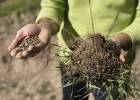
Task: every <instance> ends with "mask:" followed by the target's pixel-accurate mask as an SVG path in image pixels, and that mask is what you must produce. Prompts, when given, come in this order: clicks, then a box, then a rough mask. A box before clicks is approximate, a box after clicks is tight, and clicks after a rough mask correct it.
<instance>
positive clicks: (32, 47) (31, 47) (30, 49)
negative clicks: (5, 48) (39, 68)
mask: <svg viewBox="0 0 140 100" xmlns="http://www.w3.org/2000/svg"><path fill="white" fill-rule="evenodd" d="M34 48H35V46H31V45H30V46H29V47H28V48H27V50H28V51H32V50H33V49H34Z"/></svg>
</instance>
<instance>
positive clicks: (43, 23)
mask: <svg viewBox="0 0 140 100" xmlns="http://www.w3.org/2000/svg"><path fill="white" fill-rule="evenodd" d="M37 24H38V26H39V27H40V28H41V30H46V31H47V33H49V34H51V35H54V34H56V33H57V32H58V30H59V25H58V24H57V23H55V22H54V21H52V20H51V19H49V18H46V17H44V18H41V19H40V20H39V21H38V23H37Z"/></svg>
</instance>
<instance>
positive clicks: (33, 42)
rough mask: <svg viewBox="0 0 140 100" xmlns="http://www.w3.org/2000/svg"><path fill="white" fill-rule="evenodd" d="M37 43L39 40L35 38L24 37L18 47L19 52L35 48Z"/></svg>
mask: <svg viewBox="0 0 140 100" xmlns="http://www.w3.org/2000/svg"><path fill="white" fill-rule="evenodd" d="M39 43H40V40H39V38H38V37H37V36H29V37H25V38H24V39H23V41H22V42H21V43H20V44H19V46H18V47H19V48H20V49H21V50H26V49H27V48H28V47H29V46H36V45H38V44H39Z"/></svg>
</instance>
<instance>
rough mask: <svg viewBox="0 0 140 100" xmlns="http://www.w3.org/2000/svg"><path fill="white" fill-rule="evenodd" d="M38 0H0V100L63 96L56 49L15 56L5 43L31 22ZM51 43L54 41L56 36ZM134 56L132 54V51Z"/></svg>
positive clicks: (137, 68)
mask: <svg viewBox="0 0 140 100" xmlns="http://www.w3.org/2000/svg"><path fill="white" fill-rule="evenodd" d="M39 9H40V0H0V100H62V88H61V84H60V83H61V75H60V71H59V69H58V68H56V67H57V66H59V60H58V57H56V56H55V54H54V52H57V51H56V49H55V48H54V47H50V46H48V47H46V49H45V50H44V51H43V52H41V53H40V54H39V55H38V56H36V57H34V58H31V59H26V60H17V59H15V58H12V57H11V56H10V55H9V54H8V51H7V47H8V46H9V44H10V43H11V41H12V39H13V38H14V36H15V34H16V31H17V30H18V29H20V28H21V27H23V26H24V25H26V24H28V23H34V21H35V19H36V17H37V14H38V12H39ZM52 42H53V43H57V40H56V39H55V37H53V38H52ZM132 56H135V55H132ZM139 59H140V50H137V55H136V60H135V62H134V64H133V66H134V67H133V68H134V69H133V73H134V76H135V81H136V83H137V84H140V61H139Z"/></svg>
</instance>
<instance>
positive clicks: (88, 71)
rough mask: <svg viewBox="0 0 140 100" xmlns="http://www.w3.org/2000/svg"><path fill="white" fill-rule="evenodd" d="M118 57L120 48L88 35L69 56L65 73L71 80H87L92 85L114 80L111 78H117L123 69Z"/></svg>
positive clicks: (96, 35)
mask: <svg viewBox="0 0 140 100" xmlns="http://www.w3.org/2000/svg"><path fill="white" fill-rule="evenodd" d="M75 43H77V42H75ZM75 43H74V44H73V45H75ZM71 47H72V46H71ZM119 55H120V48H119V47H118V46H117V45H116V44H115V43H114V42H113V41H111V40H105V38H104V37H103V36H101V35H100V34H94V35H90V36H89V37H88V38H87V39H86V40H84V41H82V42H81V43H80V45H78V47H76V48H75V49H74V51H73V53H72V54H71V55H70V61H69V63H68V65H67V66H66V73H67V75H68V76H70V77H71V78H72V77H77V78H78V79H79V80H89V81H91V82H92V84H94V85H99V83H102V82H104V81H106V80H107V79H110V80H114V78H113V77H119V73H121V70H123V67H124V66H123V63H121V61H120V60H119ZM124 69H125V67H124Z"/></svg>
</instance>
